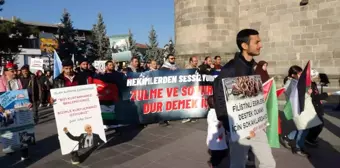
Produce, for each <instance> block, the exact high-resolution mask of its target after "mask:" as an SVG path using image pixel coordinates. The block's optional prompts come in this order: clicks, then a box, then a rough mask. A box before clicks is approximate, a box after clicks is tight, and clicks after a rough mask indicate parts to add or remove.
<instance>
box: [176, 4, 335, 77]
mask: <svg viewBox="0 0 340 168" xmlns="http://www.w3.org/2000/svg"><path fill="white" fill-rule="evenodd" d="M212 2H213V4H211V3H212ZM299 2H300V0H175V9H176V10H175V15H176V21H175V22H176V50H177V51H178V55H179V57H182V56H183V57H185V59H187V58H188V57H189V56H190V55H200V56H202V55H203V56H207V55H212V56H214V55H217V54H219V55H222V56H226V57H224V59H229V58H231V56H232V54H231V53H234V52H235V51H237V48H236V45H235V38H236V33H237V32H238V31H239V30H241V29H243V28H254V29H257V30H259V32H260V36H261V38H262V41H263V49H262V52H261V56H259V57H258V58H257V60H258V61H259V60H266V61H268V62H269V72H270V73H271V74H273V75H285V74H287V71H288V68H289V66H291V65H300V66H304V65H305V64H306V62H307V61H308V60H311V61H312V66H313V68H316V69H318V70H319V71H320V72H324V73H327V74H328V75H330V76H331V77H332V78H338V76H339V74H340V66H339V64H340V45H339V44H340V0H310V2H309V4H308V5H307V6H304V7H300V6H299ZM231 6H232V7H235V6H238V8H237V9H233V10H232V9H230V7H231ZM208 9H210V10H211V9H213V10H214V11H215V13H216V12H217V13H218V12H220V13H221V12H222V11H224V10H225V9H227V10H228V9H229V11H228V12H229V13H228V12H227V13H228V14H227V13H226V14H225V15H218V16H217V17H216V16H215V15H209V10H208ZM197 11H199V12H197ZM193 13H195V14H193ZM222 18H226V19H225V20H224V22H223V23H222V22H221V20H222ZM235 18H237V19H235ZM198 20H200V21H198ZM222 25H223V26H222ZM235 26H236V31H235ZM222 36H223V37H222ZM203 56H202V57H203ZM181 59H182V58H181Z"/></svg>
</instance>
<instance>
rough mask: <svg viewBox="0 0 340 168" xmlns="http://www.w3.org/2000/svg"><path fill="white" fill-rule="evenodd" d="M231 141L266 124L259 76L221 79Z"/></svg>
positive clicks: (265, 111) (262, 127)
mask: <svg viewBox="0 0 340 168" xmlns="http://www.w3.org/2000/svg"><path fill="white" fill-rule="evenodd" d="M222 84H223V89H224V94H225V100H226V106H227V111H228V118H229V127H230V130H229V132H230V136H231V140H232V141H237V140H239V139H244V138H247V137H248V136H249V135H250V132H251V131H254V132H255V133H256V132H257V131H259V130H262V129H264V128H266V126H267V109H266V105H265V100H264V96H263V89H262V82H261V78H260V76H258V75H256V76H243V77H235V78H225V79H222Z"/></svg>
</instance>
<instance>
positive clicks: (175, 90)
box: [173, 87, 178, 97]
mask: <svg viewBox="0 0 340 168" xmlns="http://www.w3.org/2000/svg"><path fill="white" fill-rule="evenodd" d="M173 97H178V87H175V88H174V92H173Z"/></svg>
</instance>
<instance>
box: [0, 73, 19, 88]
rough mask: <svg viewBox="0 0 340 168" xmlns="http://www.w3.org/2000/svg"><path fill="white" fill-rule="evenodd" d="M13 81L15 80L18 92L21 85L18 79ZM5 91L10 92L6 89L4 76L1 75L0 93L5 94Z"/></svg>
mask: <svg viewBox="0 0 340 168" xmlns="http://www.w3.org/2000/svg"><path fill="white" fill-rule="evenodd" d="M15 80H17V82H18V88H19V90H21V89H22V85H21V82H20V80H18V79H15ZM7 91H10V90H8V89H7V79H6V77H5V75H3V76H1V77H0V92H7Z"/></svg>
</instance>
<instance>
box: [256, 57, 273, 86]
mask: <svg viewBox="0 0 340 168" xmlns="http://www.w3.org/2000/svg"><path fill="white" fill-rule="evenodd" d="M267 66H268V63H267V62H266V61H260V62H259V63H257V65H256V68H255V73H256V74H258V75H260V76H261V81H262V83H265V82H267V81H268V80H269V79H270V77H269V74H268V71H267Z"/></svg>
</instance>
